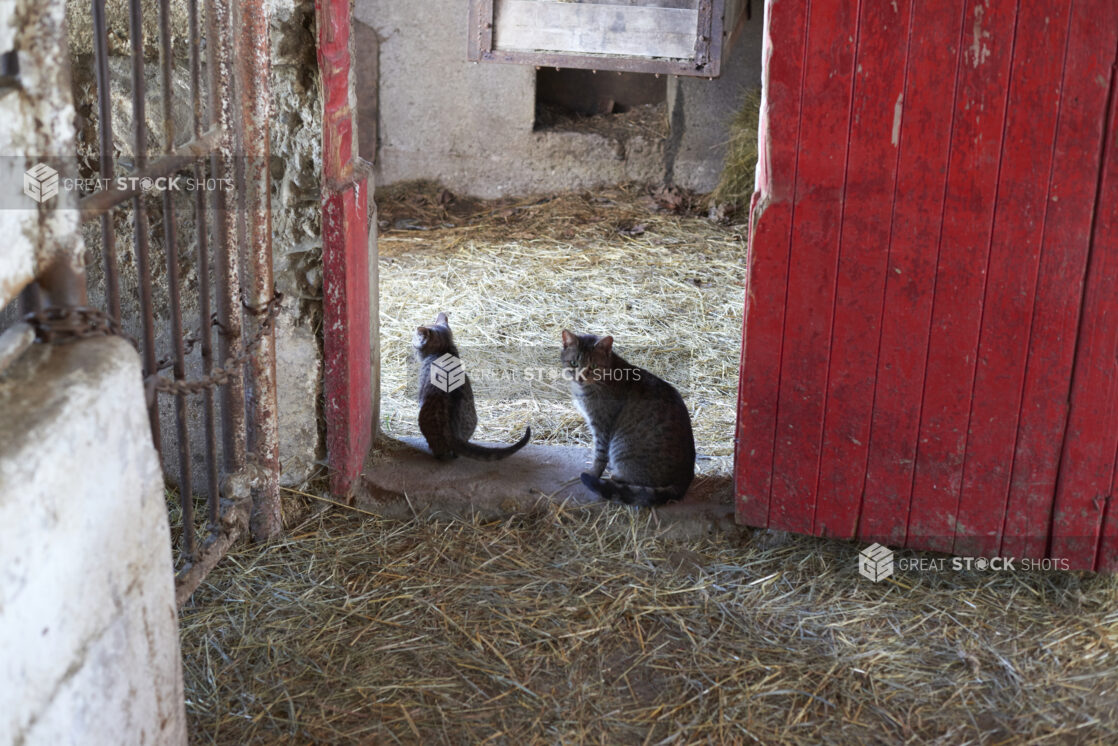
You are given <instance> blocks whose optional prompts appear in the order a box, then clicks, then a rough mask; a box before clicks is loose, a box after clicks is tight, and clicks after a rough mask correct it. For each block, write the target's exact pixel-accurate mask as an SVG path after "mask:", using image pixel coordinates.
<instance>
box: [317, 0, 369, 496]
mask: <svg viewBox="0 0 1118 746" xmlns="http://www.w3.org/2000/svg"><path fill="white" fill-rule="evenodd" d="M315 21H316V24H317V28H318V66H319V71H320V73H321V76H322V90H323V101H324V107H323V116H322V270H323V277H322V285H323V288H322V294H323V303H322V305H323V327H324V329H323V337H324V340H323V353H324V357H325V366H324V368H325V369H324V388H325V397H326V412H325V416H326V453H327V459H328V461H329V465H330V489H331V491H332V492H333V493H334V494H337V495H345V494H347V493H348V492H349V491H350V489H351V488H352V486H353V483H354V482H355V480H356V479H357V477H358V476H359V475H360V473H361V468H362V466H363V465H364V463H365V457H366V455H367V454H368V452H369V447H370V445H371V444H372V437H373V427H374V424H375V423H374V422H373V391H372V364H373V363H372V350H371V343H370V328H371V327H370V323H371V318H370V311H369V308H370V296H369V290H370V288H369V270H370V267H369V225H368V215H369V212H368V208H369V197H370V195H369V179H368V176H367V172H366V169H365V168H364V166H363V164H362V162H361V161H360V159H359V158H358V155H357V137H356V136H355V135H356V119H355V107H354V89H353V79H352V72H351V70H352V60H353V47H352V36H351V26H352V23H351V19H350V0H316V2H315Z"/></svg>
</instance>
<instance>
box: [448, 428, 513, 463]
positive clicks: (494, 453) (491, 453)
mask: <svg viewBox="0 0 1118 746" xmlns="http://www.w3.org/2000/svg"><path fill="white" fill-rule="evenodd" d="M531 437H532V428H530V427H526V428H524V435H523V436H521V438H520V440H518V441H516V442H515V443H513V444H512V445H511V446H504V447H503V448H494V447H492V446H479V445H477V444H476V443H471V442H469V441H468V440H462V441H459V442H457V443H455V444H454V452H455V453H457V454H458V455H459V456H465V457H466V458H472V459H476V460H478V461H496V460H498V459H502V458H505V457H506V456H511V455H512V454H514V453H516V452H517V451H519V450H520V449H521V448H523V447H524V446H526V445H527V444H528V440H529V439H530V438H531Z"/></svg>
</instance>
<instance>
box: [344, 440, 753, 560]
mask: <svg viewBox="0 0 1118 746" xmlns="http://www.w3.org/2000/svg"><path fill="white" fill-rule="evenodd" d="M486 445H502V444H499V443H494V444H486ZM588 459H589V454H588V452H587V450H586V449H585V448H578V447H570V446H547V445H533V444H529V445H527V446H525V447H524V448H522V449H520V450H519V451H518V452H516V453H514V454H513V455H512V456H509V457H508V458H506V459H503V460H501V461H475V460H473V459H468V458H457V459H454V460H452V461H439V460H437V459H435V458H434V457H433V456H432V455H431V454H430V452H429V451H428V450H427V445H426V443H424V442H423V440H422V439H421V438H405V439H403V440H392V439H386V438H381V439H380V440H379V441H378V442H377V444H376V447H375V449H374V453H373V455H372V456H371V457H370V459H369V461H368V462H367V464H366V467H365V472H364V474H363V475H362V479H361V480H360V482H359V484H358V485H357V486H356V487H355V490H354V504H355V505H356V506H357V507H358V508H361V509H362V510H367V511H369V512H371V513H376V514H377V515H384V516H387V517H393V518H408V517H411V516H413V515H425V516H431V517H439V516H443V517H449V516H453V517H459V518H471V517H473V516H479V517H482V518H485V519H493V518H501V517H505V516H509V515H512V514H515V513H523V512H527V511H530V510H533V509H535V508H538V507H540V506H541V505H544V504H547V503H555V504H565V505H567V506H568V507H574V508H581V509H586V510H601V509H606V510H651V511H652V512H653V513H654V514H655V516H656V517H657V519H658V520H659V521H661V522H662V525H663V526H664V528H665V533H666V534H668V535H669V536H673V537H677V536H678V537H680V538H683V537H694V536H700V535H704V534H707V533H711V532H714V531H736V530H737V529H738V526H737V525H736V524H735V523H734V505H733V482H732V480H731V478H730V477H729V476H726V475H714V476H702V475H700V476H696V477H695V481H694V482H692V484H691V489H690V490H688V492H687V496H686V497H685V498H684V499H683V500H680V501H677V502H673V503H669V504H667V505H663V506H660V507H657V508H651V509H648V508H634V507H631V506H625V505H621V504H620V503H612V504H610V503H606V502H605V501H603V500H602V499H601V498H599V497H598V496H597V495H594V494H593V493H591V492H590V491H588V490H587V489H586V488H585V487H583V486H582V483H581V482H580V481H579V474H581V473H582V472H583V471H585V470H586V468H587V463H588Z"/></svg>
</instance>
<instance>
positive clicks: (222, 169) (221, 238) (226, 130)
mask: <svg viewBox="0 0 1118 746" xmlns="http://www.w3.org/2000/svg"><path fill="white" fill-rule="evenodd" d="M204 7H205V11H206V25H207V30H206V40H207V49H208V51H209V55H208V57H207V63H208V73H209V78H210V104H211V112H212V114H211V116H212V119H213V123H214V127H215V129H216V130H217V131H218V132H219V133H220V137H219V140H218V144H217V149H216V151H215V152H214V153H213V155H212V157H211V170H212V171H213V175H214V176H215V177H217V178H221V179H228V180H229V181H228V182H227V183H236V177H237V174H236V163H235V159H234V157H233V155H234V133H233V127H232V124H233V96H234V90H233V72H234V71H233V45H232V39H233V28H232V17H231V16H232V13H231V12H230V3H229V0H206V2H205V6H204ZM212 194H213V200H214V201H213V213H214V251H215V259H214V262H215V265H216V270H217V286H216V291H217V292H216V293H215V296H216V301H217V321H218V325H219V327H220V331H221V333H220V334H219V335H218V358H219V359H220V360H222V361H224V360H229V359H230V358H233V357H237V356H238V355H240V353H241V349H242V344H243V340H242V330H241V326H242V315H241V306H240V302H239V301H240V291H241V285H240V274H239V272H240V267H239V262H238V257H237V225H236V224H235V222H234V219H233V218H234V217H235V216H234V214H233V211H232V210H231V209H230V205H229V197H228V195H226V194H225V192H224V191H223V190H221V189H215V190H214V191H213V193H212ZM219 408H220V411H221V440H222V456H223V466H224V469H225V472H226V473H233V472H239V471H241V469H243V468H244V465H245V437H246V430H245V390H244V381H243V380H242V379H241V378H235V379H233V380H231V381H229V383H227V384H226V385H225V386H223V387H222V388H221V395H220V400H219Z"/></svg>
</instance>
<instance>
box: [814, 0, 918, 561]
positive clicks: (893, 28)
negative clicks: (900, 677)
mask: <svg viewBox="0 0 1118 746" xmlns="http://www.w3.org/2000/svg"><path fill="white" fill-rule="evenodd" d="M909 11H910V3H909V2H908V0H900V1H899V2H896V3H888V2H864V3H862V7H861V10H860V13H861V19H860V22H859V34H858V51H857V65H856V72H855V76H854V99H853V100H854V106H853V109H852V122H851V129H850V150H849V154H848V157H847V171H848V176H847V186H846V196H845V203H844V206H843V219H842V226H841V244H840V248H839V267H838V284H837V288H836V297H835V314H834V331H833V336H832V339H831V344H830V350H831V358H830V368H829V371H828V379H827V404H826V416H825V419H824V433H823V451H822V456H821V458H820V464H819V485H818V498H817V503H816V512H815V522H814V527H813V532H814V533H815V534H817V535H823V536H834V537H840V538H847V539H849V538H853V537H854V534H855V531H856V530H857V525H858V509H859V506H860V504H861V499H862V489H863V487H864V486H865V476H866V459H867V455H868V451H869V440H870V419H871V416H872V414H873V390H874V380H875V374H876V371H877V352H878V350H877V342H878V339H879V337H880V329H881V313H882V302H883V299H884V294H885V276H886V273H887V266H886V264H887V259H888V256H887V251H885V250H883V247H888V246H889V241H890V236H891V228H892V208H893V199H894V195H895V188H896V175H897V160H898V147H897V146H898V141H897V138H898V137H899V134H900V124H901V111H902V107H903V100H902V98H901V97H902V94H903V92H904V77H905V65H904V60H903V59H901V60H898V53H899V52H903V51H904V50H905V49H906V48H907V46H908V24H909Z"/></svg>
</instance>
